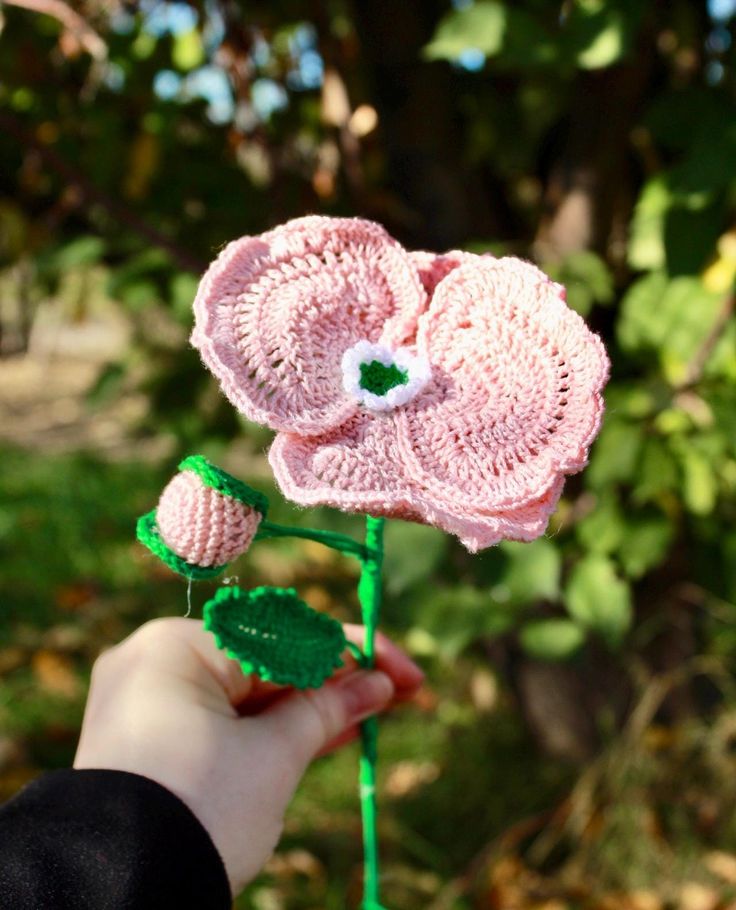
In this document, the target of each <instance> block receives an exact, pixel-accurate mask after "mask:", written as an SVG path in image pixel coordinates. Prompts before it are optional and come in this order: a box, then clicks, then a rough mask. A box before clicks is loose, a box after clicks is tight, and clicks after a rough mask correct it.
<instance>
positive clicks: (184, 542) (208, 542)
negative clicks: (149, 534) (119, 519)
mask: <svg viewBox="0 0 736 910" xmlns="http://www.w3.org/2000/svg"><path fill="white" fill-rule="evenodd" d="M260 521H261V514H260V512H257V511H256V510H255V509H251V508H250V506H247V505H245V503H242V502H240V501H239V500H237V499H233V498H232V497H231V496H226V495H224V494H223V493H219V492H218V491H217V490H214V489H213V488H212V487H209V486H207V485H206V484H204V483H203V482H202V480H201V479H200V477H199V475H198V474H196V473H195V472H194V471H181V472H180V473H179V474H177V475H176V476H175V477H174V478H173V479H172V480H171V481H170V483H169V484H168V486H167V487H166V488H165V489H164V491H163V493H162V494H161V498H160V500H159V503H158V508H157V509H156V525H157V528H158V532H159V534H160V535H161V538H162V539H163V541H164V543H165V544H166V546H167V547H169V549H170V550H173V551H174V553H176V555H177V556H181V558H182V559H185V560H186V561H187V562H188V563H190V564H191V565H195V566H221V565H225V563H228V562H231V561H232V560H233V559H235V557H236V556H240V555H241V553H245V551H246V550H247V549H248V547H249V546H250V543H251V541H252V540H253V537H254V536H255V533H256V531H257V530H258V525H259V524H260Z"/></svg>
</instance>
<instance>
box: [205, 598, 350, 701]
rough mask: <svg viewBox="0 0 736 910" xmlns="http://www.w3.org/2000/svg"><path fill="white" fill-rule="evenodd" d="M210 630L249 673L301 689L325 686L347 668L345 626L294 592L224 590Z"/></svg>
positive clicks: (208, 617) (209, 614) (210, 612)
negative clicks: (340, 668) (326, 681)
mask: <svg viewBox="0 0 736 910" xmlns="http://www.w3.org/2000/svg"><path fill="white" fill-rule="evenodd" d="M204 627H205V629H207V630H208V631H209V632H212V634H213V635H214V636H215V641H216V642H217V646H218V648H221V649H222V650H223V651H226V652H227V654H228V656H229V657H232V658H233V659H234V660H237V661H238V662H239V663H240V666H241V667H242V669H243V672H244V673H256V674H257V675H258V676H260V678H261V679H265V680H268V681H270V682H274V683H278V684H280V685H285V686H294V687H296V688H297V689H313V688H316V687H318V686H321V685H322V683H323V682H324V681H325V680H326V679H327V677H328V676H331V675H332V673H333V672H334V671H335V670H336V669H337V668H338V667H341V666H342V663H343V662H342V658H341V656H340V655H341V654H342V652H343V651H344V649H345V646H346V641H345V633H344V632H343V628H342V625H341V624H340V623H339V622H337V620H335V619H332V618H331V617H330V616H327V615H326V614H324V613H318V612H317V611H316V610H313V609H312V608H311V607H309V606H307V604H305V603H304V601H303V600H301V599H300V598H299V597H298V596H297V594H296V591H294V590H293V589H292V588H270V587H261V588H254V589H253V590H252V591H242V590H241V589H240V588H237V587H223V588H220V589H219V590H218V591H217V593H216V594H215V596H214V597H213V598H212V599H211V600H208V601H207V603H206V604H205V607H204Z"/></svg>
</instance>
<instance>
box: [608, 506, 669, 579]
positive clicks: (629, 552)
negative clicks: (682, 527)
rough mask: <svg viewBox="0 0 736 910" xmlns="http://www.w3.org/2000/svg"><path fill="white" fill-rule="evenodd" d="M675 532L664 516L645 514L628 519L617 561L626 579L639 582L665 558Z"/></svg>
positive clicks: (648, 512)
mask: <svg viewBox="0 0 736 910" xmlns="http://www.w3.org/2000/svg"><path fill="white" fill-rule="evenodd" d="M674 534H675V528H674V526H673V524H672V522H671V521H670V519H668V518H667V517H666V516H665V515H663V514H662V513H657V512H654V511H651V512H650V511H647V512H645V513H643V514H640V515H632V516H628V518H627V521H626V533H625V536H624V537H623V539H622V542H621V546H620V549H619V552H618V558H619V560H620V562H621V565H622V566H623V569H624V572H625V573H626V575H627V576H628V577H629V578H640V577H641V576H642V575H643V574H644V573H645V572H648V571H649V570H650V569H652V568H654V567H655V566H657V565H659V564H660V563H661V562H662V561H663V559H664V558H665V557H666V555H667V552H668V550H669V548H670V544H671V543H672V540H673V538H674Z"/></svg>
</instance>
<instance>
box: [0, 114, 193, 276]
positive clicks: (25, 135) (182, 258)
mask: <svg viewBox="0 0 736 910" xmlns="http://www.w3.org/2000/svg"><path fill="white" fill-rule="evenodd" d="M0 130H2V131H3V132H6V133H9V134H10V135H11V136H13V138H14V139H16V140H17V142H18V143H19V144H20V145H21V146H23V147H24V148H28V149H33V151H34V152H35V153H36V154H37V155H38V156H39V158H41V160H42V161H43V162H44V164H46V165H47V166H48V167H49V168H50V169H51V170H52V171H54V172H55V173H57V174H58V175H59V176H60V177H61V178H62V179H63V180H64V181H65V182H66V184H67V186H69V187H73V188H74V189H76V190H77V192H78V193H79V195H80V197H81V200H82V201H84V202H87V203H88V204H89V203H94V204H95V205H99V206H100V207H101V208H103V209H104V210H105V211H106V212H107V213H108V214H109V215H110V216H111V217H112V218H114V219H115V220H116V221H118V222H119V223H120V224H123V225H125V226H126V227H128V228H130V229H131V230H132V231H133V232H134V233H136V234H138V235H139V236H140V237H143V238H144V239H146V240H147V241H148V242H149V243H151V244H153V245H154V246H157V247H159V248H160V249H162V250H165V251H166V252H167V253H168V254H169V255H170V256H171V258H172V259H173V260H174V262H175V263H176V264H177V265H178V266H179V267H180V268H182V269H186V270H187V271H190V272H198V273H199V272H203V271H204V269H205V268H206V266H207V263H206V262H203V261H202V260H200V259H199V258H198V257H197V256H194V255H193V254H191V253H189V252H188V251H187V250H183V249H181V248H180V247H179V246H178V245H177V244H176V243H175V242H174V241H173V240H171V238H169V237H167V236H166V235H165V234H162V233H161V232H160V231H159V230H158V229H157V228H155V227H152V226H151V225H150V224H148V223H147V222H146V221H144V220H143V219H142V218H141V217H140V216H139V215H137V214H136V213H135V212H133V211H131V210H130V209H128V208H127V207H126V206H125V205H123V204H122V203H121V202H120V201H119V200H117V199H114V198H113V197H112V196H110V195H108V194H107V193H106V192H105V191H104V190H103V189H101V188H100V187H98V186H96V185H95V184H94V183H93V182H92V181H91V180H90V179H89V177H87V176H86V174H83V173H82V172H81V171H79V170H77V168H75V167H74V166H73V165H71V164H69V162H68V161H66V160H65V159H64V158H62V157H61V155H59V154H58V152H56V151H55V150H54V149H52V148H50V147H49V146H47V145H43V144H42V143H41V142H39V141H38V140H37V139H36V138H35V137H34V136H33V135H32V134H31V133H30V132H29V131H28V130H27V129H25V127H24V126H22V125H21V123H20V122H19V121H18V119H17V118H16V117H15V116H14V115H13V114H11V113H10V112H9V111H6V110H0Z"/></svg>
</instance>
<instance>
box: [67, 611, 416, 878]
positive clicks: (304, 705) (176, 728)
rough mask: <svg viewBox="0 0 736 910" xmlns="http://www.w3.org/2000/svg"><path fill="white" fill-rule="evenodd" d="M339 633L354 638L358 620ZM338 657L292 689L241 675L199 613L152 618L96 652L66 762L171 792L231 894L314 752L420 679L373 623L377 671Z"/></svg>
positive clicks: (276, 827)
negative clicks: (220, 864) (220, 865)
mask: <svg viewBox="0 0 736 910" xmlns="http://www.w3.org/2000/svg"><path fill="white" fill-rule="evenodd" d="M345 634H346V636H347V638H348V639H349V640H350V641H352V642H354V643H355V644H357V645H361V644H362V638H363V629H362V627H361V626H352V625H346V626H345ZM345 664H346V665H345V667H344V668H342V669H341V670H339V671H338V672H337V673H336V674H335V675H334V676H333V677H332V678H331V679H330V680H329V681H328V682H327V683H325V685H324V686H322V687H321V688H320V689H314V690H308V691H304V692H298V691H295V690H292V689H290V688H285V687H280V686H276V685H274V684H272V683H265V682H263V681H261V680H259V679H258V678H257V677H255V676H246V675H244V674H243V672H242V671H241V669H240V666H239V665H238V663H237V662H236V661H234V660H230V659H229V658H228V657H227V656H226V655H225V653H224V652H223V651H220V650H218V648H217V647H216V645H215V642H214V639H213V637H212V636H211V635H210V634H208V633H207V632H205V631H204V629H203V628H202V625H201V623H199V622H198V621H197V620H193V619H178V618H171V619H158V620H153V621H152V622H149V623H146V624H145V625H144V626H142V627H141V628H140V629H138V630H137V631H136V632H134V633H133V634H132V635H131V636H130V637H129V638H127V639H125V641H123V642H122V643H121V644H119V645H117V646H116V647H114V648H111V649H110V650H109V651H106V652H104V653H103V654H102V655H101V656H100V657H99V658H98V660H97V662H96V663H95V665H94V668H93V671H92V683H91V687H90V692H89V697H88V699H87V706H86V709H85V713H84V722H83V725H82V733H81V737H80V741H79V747H78V749H77V755H76V758H75V761H74V767H75V768H105V769H112V770H119V771H130V772H132V773H134V774H141V775H143V776H144V777H148V778H150V779H151V780H154V781H157V782H158V783H159V784H162V785H163V786H164V787H166V788H167V789H168V790H170V791H171V792H172V793H175V794H176V795H177V796H178V797H179V798H180V799H181V800H183V801H184V802H185V803H186V804H187V806H189V808H190V809H191V810H192V811H193V812H194V814H195V815H196V816H197V818H198V819H199V820H200V821H201V822H202V824H203V825H204V827H205V828H206V829H207V831H208V832H209V834H210V837H211V838H212V840H213V842H214V844H215V846H216V847H217V849H218V851H219V853H220V856H221V857H222V859H223V861H224V864H225V869H226V871H227V874H228V878H229V880H230V885H231V888H232V890H233V893H234V894H237V893H238V891H240V890H241V889H242V888H243V886H244V885H245V884H246V883H247V882H248V881H250V880H251V879H252V878H253V877H254V876H255V875H256V874H257V873H258V872H259V871H260V869H261V868H262V867H263V865H264V863H265V862H266V860H267V859H268V858H269V856H270V855H271V853H272V852H273V850H274V848H275V847H276V844H277V843H278V840H279V837H280V836H281V830H282V827H283V816H284V812H285V810H286V807H287V805H288V804H289V801H290V800H291V797H292V795H293V793H294V790H295V789H296V786H297V784H298V783H299V780H300V778H301V777H302V775H303V773H304V771H305V770H306V768H307V766H308V765H309V763H310V762H311V761H312V759H313V758H314V757H315V756H316V755H318V754H321V753H324V752H326V751H329V750H330V749H331V748H335V747H336V746H338V745H341V744H342V743H344V742H346V741H348V740H349V739H351V738H353V737H354V736H355V735H357V730H358V725H359V723H360V721H361V720H364V719H365V718H366V717H368V716H369V715H371V714H375V713H377V712H378V711H381V710H383V709H384V708H386V707H387V706H389V705H390V704H391V703H392V702H396V701H402V700H405V699H407V698H410V697H411V696H412V695H413V694H414V693H415V692H416V690H417V689H418V688H419V686H420V685H421V682H422V679H423V675H422V672H421V670H419V668H418V667H417V666H416V665H415V664H414V663H413V662H412V661H411V660H410V659H409V658H408V657H407V656H406V655H405V654H404V653H403V652H402V651H400V650H399V649H398V648H397V647H396V646H395V645H393V644H392V643H391V642H390V641H389V640H388V639H386V638H385V637H383V636H382V635H380V634H379V635H378V636H377V639H376V667H377V669H376V670H375V671H370V672H369V671H366V670H361V669H359V668H358V667H357V665H356V663H355V661H354V660H353V659H352V658H351V657H349V656H348V655H347V654H346V655H345Z"/></svg>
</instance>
